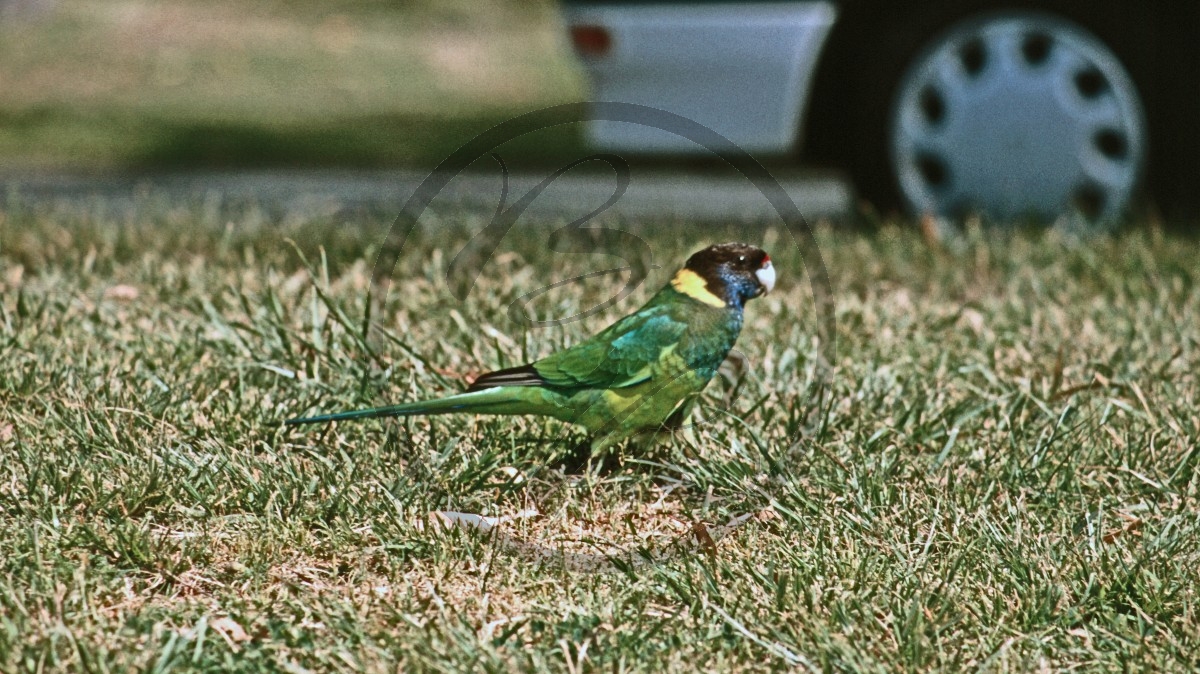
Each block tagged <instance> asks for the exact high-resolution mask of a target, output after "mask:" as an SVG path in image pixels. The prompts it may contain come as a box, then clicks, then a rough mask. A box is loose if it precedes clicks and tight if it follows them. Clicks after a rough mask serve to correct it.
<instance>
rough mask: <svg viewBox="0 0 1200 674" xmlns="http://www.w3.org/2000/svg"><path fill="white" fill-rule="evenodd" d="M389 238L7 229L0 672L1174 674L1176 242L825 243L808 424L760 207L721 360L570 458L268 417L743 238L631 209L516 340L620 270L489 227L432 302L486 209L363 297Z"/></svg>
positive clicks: (30, 209) (1180, 341)
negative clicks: (831, 315)
mask: <svg viewBox="0 0 1200 674" xmlns="http://www.w3.org/2000/svg"><path fill="white" fill-rule="evenodd" d="M389 222H390V219H389V218H387V217H386V216H382V215H381V216H372V215H369V214H365V215H362V216H361V217H358V218H355V219H353V220H352V221H351V220H341V221H336V222H335V221H331V220H329V219H325V218H320V217H314V218H311V219H308V220H305V219H293V220H289V221H286V222H274V221H272V220H271V219H270V218H269V217H265V216H264V214H263V212H262V211H261V210H260V209H257V208H256V207H255V205H254V204H239V205H227V204H222V203H220V202H219V201H211V200H210V201H207V202H204V203H195V204H191V203H172V202H170V201H168V200H166V199H164V198H162V197H161V196H160V195H156V194H154V193H152V192H151V193H142V194H141V195H140V196H139V197H138V201H137V203H136V204H135V205H134V207H133V208H132V209H131V210H129V211H120V212H116V211H114V210H113V209H110V208H107V207H106V204H105V202H103V201H89V202H86V203H85V202H76V203H74V204H55V203H22V202H20V200H10V203H9V205H8V206H7V207H6V208H5V209H4V210H3V211H0V457H2V459H3V460H2V461H0V550H3V554H2V555H0V670H3V671H12V672H18V671H30V672H32V671H54V670H67V671H88V672H102V671H111V672H118V671H150V670H153V671H187V670H208V671H287V672H303V671H313V672H318V671H346V672H356V671H368V672H390V671H398V670H399V671H408V670H416V669H429V670H440V671H464V670H466V669H467V668H475V669H488V670H504V669H527V670H534V669H536V670H556V671H581V670H585V669H586V670H590V669H596V670H605V671H620V670H645V671H662V670H674V671H693V670H695V669H696V668H701V669H708V670H734V671H749V670H774V669H779V668H785V667H798V668H813V669H821V670H829V671H842V670H850V671H881V672H882V671H896V670H907V671H937V670H940V671H964V670H968V669H970V670H981V671H1013V672H1026V671H1035V670H1037V671H1066V670H1068V669H1086V670H1089V671H1127V670H1131V669H1132V670H1174V671H1191V670H1194V669H1195V668H1196V667H1197V666H1198V665H1200V617H1198V615H1197V611H1198V610H1200V607H1198V606H1197V602H1198V600H1200V596H1198V591H1197V588H1198V587H1200V536H1198V533H1200V532H1198V531H1197V527H1198V525H1200V519H1198V515H1197V512H1198V510H1200V501H1198V496H1200V494H1198V490H1200V477H1198V468H1200V456H1198V454H1197V437H1198V436H1200V414H1198V412H1197V408H1198V407H1200V380H1198V379H1197V374H1196V373H1197V371H1200V288H1198V282H1200V266H1198V261H1200V242H1197V240H1195V239H1191V238H1181V237H1178V236H1176V235H1173V234H1163V233H1162V232H1160V231H1159V230H1157V229H1153V228H1149V227H1142V228H1133V229H1130V230H1129V231H1126V232H1123V233H1118V234H1115V235H1112V236H1110V237H1106V238H1101V239H1099V240H1095V241H1090V242H1087V243H1083V244H1078V243H1072V242H1070V241H1067V240H1064V239H1063V238H1062V237H1060V236H1058V235H1055V234H1041V233H1036V232H1034V233H1029V232H1024V233H1022V232H1008V233H1004V232H992V233H980V232H979V231H975V230H971V231H968V232H967V233H966V234H965V236H964V238H963V239H962V240H961V241H959V242H958V243H957V244H956V245H954V246H948V247H946V248H939V247H936V246H934V247H931V246H930V245H928V244H927V243H926V242H925V241H924V240H923V239H922V237H921V236H920V234H919V233H918V232H917V231H916V229H915V228H910V227H904V226H894V225H886V224H885V225H884V226H883V227H882V228H881V229H880V231H878V232H876V233H872V234H863V233H857V232H851V231H844V230H834V229H830V228H821V229H820V231H819V232H818V240H819V242H820V246H821V250H822V252H823V255H824V260H825V264H826V266H827V267H828V269H829V272H830V275H831V278H832V284H833V293H834V300H835V303H836V321H837V328H836V335H837V343H836V358H835V360H834V362H832V363H830V365H831V376H830V379H829V389H828V390H827V391H826V393H825V401H826V403H827V409H826V410H825V411H824V413H821V412H819V411H815V410H814V403H815V402H816V400H817V395H816V392H817V390H818V384H819V382H820V380H821V378H820V372H821V368H820V367H818V359H817V355H818V354H819V353H820V345H819V344H818V343H817V341H816V340H815V339H814V337H813V335H814V333H815V319H814V311H813V302H812V298H811V294H810V292H809V288H808V285H807V281H806V279H805V277H804V276H803V275H802V266H801V265H800V263H799V260H798V258H797V255H796V253H795V252H794V251H793V249H792V247H791V244H790V243H789V242H788V239H787V237H786V235H781V234H780V233H779V232H778V231H775V230H767V231H766V232H765V233H764V234H761V235H755V236H756V238H757V239H758V240H759V241H760V242H764V243H765V246H766V247H767V248H768V249H769V251H770V253H771V254H772V257H773V258H774V259H775V260H776V264H777V265H778V268H779V271H780V285H779V287H778V288H777V290H776V292H775V293H772V294H771V295H770V296H768V297H766V298H764V299H762V300H758V301H756V302H754V303H752V304H751V305H750V307H749V309H748V317H747V325H746V329H745V332H744V333H743V335H742V339H741V341H740V342H739V349H740V351H741V352H742V353H744V354H745V356H746V370H745V374H744V376H743V377H742V378H741V379H740V380H739V381H737V382H736V383H735V382H734V381H733V380H734V379H736V378H735V377H730V378H729V380H728V381H726V380H724V379H723V380H722V381H720V382H715V383H714V384H713V386H711V387H710V390H709V395H708V397H707V399H706V401H705V404H704V405H703V407H702V409H701V416H702V419H700V420H698V423H697V424H696V426H695V427H694V428H693V429H692V430H691V432H690V433H687V434H681V435H679V436H678V437H675V438H673V439H670V440H669V441H667V442H666V443H664V444H662V445H660V446H658V447H656V448H655V449H653V450H652V451H650V452H648V453H646V454H643V455H638V456H627V457H626V460H625V463H624V465H623V466H621V467H620V468H618V469H616V470H615V471H613V472H611V473H609V474H605V475H598V474H585V475H581V476H566V475H563V474H562V473H561V472H558V471H554V470H551V469H548V468H546V467H545V466H546V464H547V463H548V462H549V460H550V458H551V457H552V456H553V455H554V454H555V452H557V451H559V449H558V448H559V447H560V446H562V443H563V442H565V441H567V440H570V439H572V438H576V439H577V436H572V435H571V433H570V431H569V429H566V428H564V427H563V426H562V425H560V424H557V423H555V422H551V421H544V420H538V419H509V418H502V417H495V418H493V417H461V418H459V417H438V418H435V419H432V420H430V419H410V420H402V421H396V420H391V421H386V422H381V421H369V422H363V423H343V424H339V425H336V426H333V427H326V428H312V429H304V430H297V429H286V430H285V429H283V428H281V427H280V426H279V425H278V423H277V422H278V421H279V420H281V419H283V418H286V417H289V416H294V415H298V414H301V413H305V412H310V411H316V410H325V411H328V410H335V409H341V408H345V407H352V406H360V405H367V404H375V403H381V402H384V401H400V400H410V399H415V398H418V397H424V396H433V395H438V394H441V393H444V392H448V391H454V390H458V388H459V387H461V386H462V385H463V384H464V382H466V381H467V380H468V379H469V377H471V376H472V375H473V374H475V373H478V372H480V371H483V370H486V369H491V368H496V367H499V366H506V365H512V364H516V363H518V362H520V361H523V360H525V359H527V358H532V357H537V356H539V355H542V354H545V353H547V352H549V351H551V350H553V349H556V348H558V347H560V346H562V345H564V344H569V343H572V342H573V341H575V340H578V339H579V338H581V337H582V336H583V335H586V334H589V333H591V332H593V331H595V330H598V329H599V328H601V327H602V326H603V325H605V324H607V322H609V321H611V320H613V319H614V318H615V317H617V316H619V315H622V314H623V313H624V312H626V311H628V310H630V309H632V308H634V307H636V306H637V304H638V303H639V302H641V301H643V300H645V299H646V298H647V297H648V296H649V293H650V292H651V291H652V290H655V289H657V287H659V286H660V285H661V284H662V283H664V282H665V280H666V278H667V275H668V274H669V273H670V272H671V271H672V270H673V268H674V267H675V266H676V265H677V264H678V263H679V262H680V261H682V259H683V257H684V255H686V254H687V253H688V252H690V251H691V250H694V249H697V248H699V247H700V246H701V245H703V244H704V243H707V242H709V241H714V240H723V239H727V238H733V237H734V236H736V235H735V234H731V233H730V232H725V231H718V230H715V229H711V230H710V229H703V228H697V227H695V226H692V225H690V224H688V223H679V222H665V223H664V222H660V223H654V222H643V223H623V224H624V226H627V227H630V228H632V229H633V230H634V231H638V232H640V233H642V235H643V236H644V238H645V240H646V242H647V243H648V244H649V246H650V249H651V250H652V251H653V253H654V262H655V263H656V264H658V265H661V267H662V268H661V269H658V270H657V271H655V272H653V274H652V275H651V278H650V280H649V281H648V283H647V284H646V286H643V287H641V288H639V289H638V290H637V291H636V292H634V293H633V294H632V295H631V296H630V297H628V298H626V299H625V300H622V301H621V302H620V303H619V304H618V306H617V307H616V308H614V309H611V310H609V311H606V312H604V313H601V314H598V315H595V316H591V317H589V318H586V319H584V320H581V321H575V322H570V323H566V324H564V325H562V326H559V327H555V328H547V329H540V330H522V329H521V328H519V327H518V326H516V325H515V324H514V323H513V321H512V320H511V319H510V318H509V314H508V306H509V305H510V304H511V303H512V302H513V300H514V299H516V298H517V297H519V296H521V295H523V294H524V293H527V292H529V291H532V290H534V289H537V288H540V287H542V286H545V285H547V284H549V283H551V282H553V281H555V280H560V279H563V278H568V277H570V276H574V275H578V274H583V273H586V272H589V271H594V270H597V269H604V268H607V267H609V266H612V265H611V258H605V257H599V256H589V255H563V254H556V253H551V252H548V251H547V250H545V241H546V236H545V234H546V233H547V232H548V231H549V230H550V229H551V228H553V227H556V226H559V225H561V224H563V223H533V224H528V225H525V224H520V225H518V227H517V229H515V230H514V231H513V233H512V234H510V236H509V237H508V239H506V240H505V241H504V242H503V243H502V245H501V247H500V248H499V249H498V250H497V252H496V255H495V256H494V257H493V258H492V259H491V261H490V262H489V263H487V264H486V265H484V266H483V267H482V271H481V274H480V277H479V279H478V281H477V282H476V284H475V285H474V287H473V288H472V289H471V290H470V292H469V293H468V294H467V297H466V299H465V300H462V301H460V300H458V299H456V298H455V295H454V294H453V293H452V290H453V289H452V288H451V287H450V286H449V285H448V284H447V283H446V281H445V272H446V269H447V265H448V264H449V261H450V260H451V259H452V258H453V255H454V254H455V252H457V251H458V250H459V249H460V248H461V246H462V245H463V244H464V243H465V241H466V240H467V236H468V235H469V234H470V233H471V232H473V231H477V230H478V229H479V228H480V227H481V226H482V225H483V222H482V221H479V220H475V219H472V218H471V217H466V216H460V214H455V213H453V212H450V213H443V214H442V222H441V225H439V226H438V227H437V228H433V227H431V228H429V229H423V230H420V231H418V232H417V233H416V234H414V235H413V236H412V237H410V238H409V239H408V241H407V242H406V244H405V247H404V249H403V251H402V254H401V256H400V259H399V263H398V264H397V266H396V269H395V273H394V275H393V279H394V284H393V285H392V292H391V293H389V294H388V296H387V297H386V298H379V297H376V298H375V300H374V301H372V302H368V301H367V299H366V297H367V292H368V290H369V289H370V288H371V287H372V270H373V263H374V260H375V256H376V253H377V252H378V251H379V248H380V242H381V238H382V237H381V234H382V232H383V231H384V230H385V229H386V227H387V225H388V223H389ZM457 222H460V223H461V225H455V224H451V223H457ZM226 223H229V224H228V225H227V224H226ZM685 227H686V228H688V236H687V237H680V236H679V234H678V233H679V231H680V230H681V228H685ZM681 238H686V239H688V241H686V242H681V241H680V239H681ZM619 286H620V281H619V280H618V279H615V278H612V277H597V278H592V279H589V280H588V281H587V282H585V283H582V284H574V285H567V286H564V287H561V288H559V289H557V290H555V291H552V292H550V293H547V294H545V295H542V296H541V297H539V299H538V300H536V301H535V302H534V305H533V308H534V310H536V312H537V313H538V315H540V316H545V317H554V316H565V315H570V314H572V313H575V312H577V311H579V310H581V309H585V308H587V307H590V306H594V305H595V304H596V303H597V302H599V301H602V300H603V299H605V298H607V297H609V296H611V295H613V294H614V293H615V292H616V289H617V288H618V287H619ZM367 326H370V328H369V330H368V329H367ZM797 434H798V436H799V438H800V439H799V442H796V443H793V442H792V438H793V437H795V436H796V435H797ZM435 511H455V512H463V513H473V514H478V515H484V516H488V517H496V518H507V519H504V520H503V523H502V524H501V525H500V526H499V527H497V528H494V529H492V530H491V532H489V533H480V532H478V531H473V530H470V529H469V528H464V527H453V526H442V525H439V524H438V522H440V521H442V520H441V519H440V518H438V517H437V516H433V517H432V518H431V513H433V512H435ZM731 522H732V523H734V524H735V525H738V526H725V525H727V524H730V523H731Z"/></svg>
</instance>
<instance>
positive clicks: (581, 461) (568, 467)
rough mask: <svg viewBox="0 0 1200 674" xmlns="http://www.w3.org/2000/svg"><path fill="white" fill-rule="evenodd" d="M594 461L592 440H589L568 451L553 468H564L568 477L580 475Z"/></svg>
mask: <svg viewBox="0 0 1200 674" xmlns="http://www.w3.org/2000/svg"><path fill="white" fill-rule="evenodd" d="M591 459H592V439H591V438H587V439H585V440H584V441H583V442H581V443H579V444H577V445H575V446H574V447H572V448H571V449H569V450H567V452H566V453H565V454H563V455H562V456H560V457H559V458H558V460H556V461H555V462H554V464H553V466H552V467H554V468H562V470H563V472H564V473H566V474H567V475H578V474H580V473H582V472H583V471H584V469H585V468H587V465H588V463H589V462H591Z"/></svg>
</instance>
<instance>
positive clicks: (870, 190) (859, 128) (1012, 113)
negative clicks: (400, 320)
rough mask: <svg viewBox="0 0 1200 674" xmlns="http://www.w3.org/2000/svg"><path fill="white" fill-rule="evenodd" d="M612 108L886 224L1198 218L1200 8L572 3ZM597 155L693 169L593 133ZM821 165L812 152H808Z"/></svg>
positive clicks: (657, 139) (878, 1) (636, 143)
mask: <svg viewBox="0 0 1200 674" xmlns="http://www.w3.org/2000/svg"><path fill="white" fill-rule="evenodd" d="M563 7H564V12H565V15H566V19H567V24H568V27H569V30H570V33H571V38H572V42H573V44H574V46H575V50H576V52H577V53H578V54H579V55H580V57H581V59H582V61H583V63H584V66H585V69H586V71H587V73H588V76H589V78H590V81H591V85H592V88H593V90H592V98H593V99H594V100H599V101H620V102H626V103H638V104H642V105H647V106H651V107H655V108H660V109H664V110H667V111H670V112H674V113H677V114H679V115H682V116H684V117H688V118H690V119H692V120H695V121H697V122H700V123H702V124H704V125H705V126H707V127H709V128H711V129H713V130H714V131H717V132H718V133H721V134H722V135H724V136H726V137H727V138H729V139H730V140H732V141H734V142H735V143H737V144H738V145H740V146H741V147H742V148H744V149H746V150H747V151H750V152H751V153H753V154H755V155H756V156H760V157H766V156H770V155H792V154H794V153H796V152H797V151H798V150H802V153H801V156H803V157H804V159H805V161H806V162H809V163H817V164H821V163H825V164H833V165H836V166H839V167H841V168H843V169H845V170H846V171H847V172H849V173H850V175H851V176H852V177H853V179H854V181H855V183H856V185H857V187H858V188H859V190H860V191H861V192H863V193H864V195H866V196H867V197H869V198H871V199H873V200H875V201H876V203H878V204H879V205H880V206H881V207H883V208H888V207H890V206H892V205H893V204H903V205H905V206H907V207H908V209H909V210H911V211H913V212H916V213H934V214H943V215H951V216H956V215H963V214H966V213H970V212H982V213H984V214H987V215H989V216H991V217H993V218H996V219H1000V220H1012V219H1020V218H1025V217H1030V216H1032V217H1035V218H1053V217H1055V216H1057V215H1059V214H1061V213H1063V212H1068V211H1074V212H1077V213H1081V214H1082V215H1084V216H1086V217H1087V218H1088V219H1090V220H1093V221H1111V220H1113V219H1114V217H1116V216H1119V215H1120V214H1122V213H1123V212H1125V211H1126V210H1127V208H1128V207H1129V205H1130V204H1131V202H1132V200H1133V199H1134V197H1135V196H1136V195H1137V194H1138V192H1139V188H1140V187H1141V186H1143V185H1148V186H1149V187H1151V188H1152V190H1151V191H1152V193H1153V194H1154V196H1155V197H1157V198H1158V201H1159V204H1160V206H1163V207H1167V208H1170V209H1173V208H1175V207H1176V205H1177V204H1182V203H1185V202H1188V201H1192V202H1194V200H1195V194H1196V193H1197V192H1200V189H1197V187H1200V185H1198V184H1197V183H1198V182H1200V178H1198V177H1197V176H1196V172H1197V168H1198V165H1197V161H1196V158H1197V156H1198V155H1200V142H1198V135H1200V134H1197V133H1196V126H1197V121H1200V82H1197V80H1196V74H1197V66H1198V65H1200V47H1197V46H1196V45H1197V41H1196V40H1195V36H1197V34H1198V31H1200V3H1195V2H1179V3H1168V2H1165V1H1157V2H1156V1H1153V0H1150V1H1141V2H1137V1H1134V0H1095V1H1091V2H1087V1H1058V2H1053V1H1048V0H1047V1H1043V2H1036V1H1035V2H989V1H987V0H957V1H956V0H944V1H941V2H896V1H895V0H857V1H855V0H843V1H842V2H834V1H822V0H816V1H813V0H809V1H797V2H696V1H692V2H665V1H658V2H636V1H630V0H625V1H621V0H615V1H614V0H605V1H601V2H590V1H586V0H568V1H567V2H566V3H565V4H564V5H563ZM587 134H588V137H589V140H590V141H591V142H592V143H593V144H594V145H596V146H597V147H600V148H603V149H607V150H614V151H629V152H638V153H646V154H671V155H686V154H690V153H703V152H704V149H703V148H701V147H700V146H698V145H695V144H694V143H692V142H691V141H689V140H687V139H686V138H683V137H681V136H676V135H673V134H671V133H668V132H665V131H662V130H659V129H657V128H653V127H648V126H640V125H637V124H630V123H626V122H606V121H599V122H592V123H590V125H589V128H588V130H587ZM802 146H803V147H802Z"/></svg>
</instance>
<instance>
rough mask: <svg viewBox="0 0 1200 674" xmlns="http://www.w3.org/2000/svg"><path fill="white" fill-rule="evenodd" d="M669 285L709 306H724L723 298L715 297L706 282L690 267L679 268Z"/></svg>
mask: <svg viewBox="0 0 1200 674" xmlns="http://www.w3.org/2000/svg"><path fill="white" fill-rule="evenodd" d="M671 287H672V288H674V289H675V290H677V291H679V292H681V293H683V294H684V295H687V296H688V297H690V298H692V299H694V300H696V301H698V302H703V303H704V304H707V305H709V306H710V307H721V308H724V307H725V300H723V299H721V298H720V297H717V296H716V295H714V294H713V293H712V291H711V290H709V289H708V283H706V282H705V281H704V279H703V278H701V276H700V275H699V274H697V273H696V272H694V271H692V270H691V269H687V268H684V269H680V270H679V271H678V272H676V273H675V278H672V279H671Z"/></svg>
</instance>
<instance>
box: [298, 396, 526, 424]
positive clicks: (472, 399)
mask: <svg viewBox="0 0 1200 674" xmlns="http://www.w3.org/2000/svg"><path fill="white" fill-rule="evenodd" d="M529 408H530V405H529V403H528V402H526V401H525V400H523V399H521V396H520V395H519V394H514V393H513V392H512V391H507V390H504V389H499V388H493V389H484V390H482V391H469V392H467V393H459V394H457V395H452V396H447V397H445V398H437V399H435V400H419V401H417V402H411V403H402V404H400V405H391V406H388V407H373V408H371V409H365V410H349V411H346V412H336V413H334V414H322V415H319V416H315V417H303V418H298V419H288V420H287V421H285V422H283V423H285V424H287V425H288V426H299V425H301V424H321V423H326V422H330V421H349V420H351V419H375V418H378V417H411V416H421V415H427V414H454V413H456V412H462V413H467V414H528V413H529V412H530V411H532V410H530V409H529Z"/></svg>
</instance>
